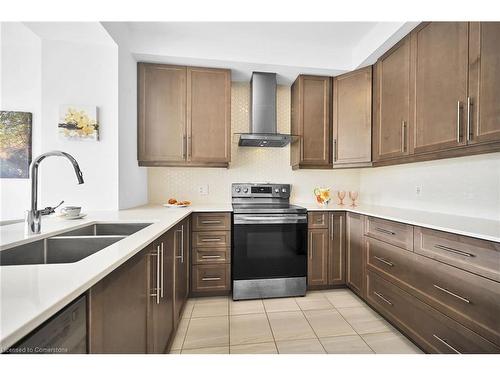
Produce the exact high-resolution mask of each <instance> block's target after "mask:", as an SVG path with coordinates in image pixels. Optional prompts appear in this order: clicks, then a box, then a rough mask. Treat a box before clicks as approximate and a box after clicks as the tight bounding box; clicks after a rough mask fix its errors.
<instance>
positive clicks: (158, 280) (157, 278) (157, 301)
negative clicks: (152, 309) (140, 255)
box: [156, 245, 160, 305]
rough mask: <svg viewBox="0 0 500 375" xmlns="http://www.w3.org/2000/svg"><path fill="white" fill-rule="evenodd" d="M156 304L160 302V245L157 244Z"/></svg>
mask: <svg viewBox="0 0 500 375" xmlns="http://www.w3.org/2000/svg"><path fill="white" fill-rule="evenodd" d="M156 304H157V305H159V304H160V245H158V246H156Z"/></svg>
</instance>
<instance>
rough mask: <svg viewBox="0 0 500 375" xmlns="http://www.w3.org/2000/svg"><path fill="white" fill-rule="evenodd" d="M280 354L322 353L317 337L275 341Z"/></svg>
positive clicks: (323, 350) (323, 351)
mask: <svg viewBox="0 0 500 375" xmlns="http://www.w3.org/2000/svg"><path fill="white" fill-rule="evenodd" d="M276 345H277V346H278V352H279V353H280V354H324V353H325V349H323V346H322V345H321V343H320V342H319V340H318V339H306V340H292V341H276Z"/></svg>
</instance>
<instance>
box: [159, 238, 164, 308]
mask: <svg viewBox="0 0 500 375" xmlns="http://www.w3.org/2000/svg"><path fill="white" fill-rule="evenodd" d="M163 253H164V251H163V242H162V243H161V261H160V269H161V281H160V285H161V286H160V287H161V293H160V297H161V298H163V289H164V288H163V287H164V284H163V283H164V279H165V278H164V276H163V275H164V273H163V256H164V254H163Z"/></svg>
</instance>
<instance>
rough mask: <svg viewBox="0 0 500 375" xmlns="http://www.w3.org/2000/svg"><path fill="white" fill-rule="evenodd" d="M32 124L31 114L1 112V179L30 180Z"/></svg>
mask: <svg viewBox="0 0 500 375" xmlns="http://www.w3.org/2000/svg"><path fill="white" fill-rule="evenodd" d="M31 122H32V114H31V113H29V112H14V111H0V178H29V165H30V163H31Z"/></svg>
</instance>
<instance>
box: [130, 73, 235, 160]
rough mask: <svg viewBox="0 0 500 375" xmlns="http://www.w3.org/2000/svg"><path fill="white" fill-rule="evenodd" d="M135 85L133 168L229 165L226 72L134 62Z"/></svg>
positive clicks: (229, 108) (229, 87)
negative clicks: (135, 163) (135, 149)
mask: <svg viewBox="0 0 500 375" xmlns="http://www.w3.org/2000/svg"><path fill="white" fill-rule="evenodd" d="M137 82H138V160H139V165H141V166H196V167H203V166H206V167H227V166H228V165H229V161H230V160H231V144H230V136H231V134H230V133H231V117H230V116H231V72H230V71H229V70H225V69H209V68H193V67H183V66H170V65H160V64H148V63H139V64H138V77H137Z"/></svg>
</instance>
